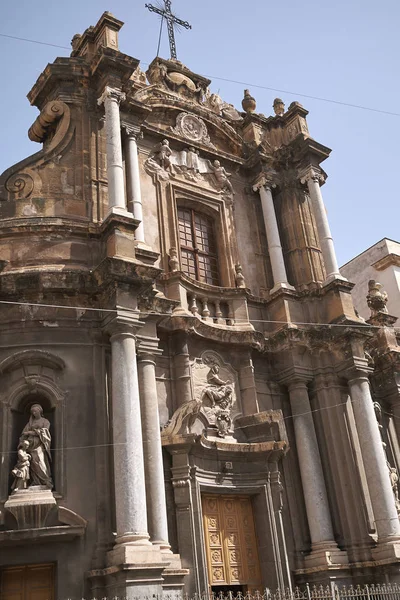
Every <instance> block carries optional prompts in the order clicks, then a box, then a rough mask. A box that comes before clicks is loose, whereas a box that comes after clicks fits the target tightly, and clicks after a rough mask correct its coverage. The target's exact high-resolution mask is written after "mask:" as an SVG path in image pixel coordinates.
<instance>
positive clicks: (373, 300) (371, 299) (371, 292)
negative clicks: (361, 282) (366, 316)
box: [367, 279, 388, 317]
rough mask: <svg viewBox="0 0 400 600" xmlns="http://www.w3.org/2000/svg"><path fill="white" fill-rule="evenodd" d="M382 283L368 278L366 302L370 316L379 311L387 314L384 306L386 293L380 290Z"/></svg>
mask: <svg viewBox="0 0 400 600" xmlns="http://www.w3.org/2000/svg"><path fill="white" fill-rule="evenodd" d="M381 288H382V284H381V283H378V282H377V281H375V279H370V280H369V282H368V294H367V304H368V306H369V308H370V309H371V317H376V316H377V315H379V314H380V313H384V314H387V312H388V309H387V307H386V304H387V301H388V295H387V293H386V292H383V291H381Z"/></svg>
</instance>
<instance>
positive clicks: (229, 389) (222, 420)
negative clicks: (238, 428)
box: [204, 364, 233, 437]
mask: <svg viewBox="0 0 400 600" xmlns="http://www.w3.org/2000/svg"><path fill="white" fill-rule="evenodd" d="M207 382H208V384H209V385H208V386H207V387H206V389H205V392H204V393H205V395H206V396H208V398H209V399H210V401H211V409H210V410H211V412H212V413H213V415H214V416H215V417H216V425H217V428H218V435H219V436H220V437H225V435H227V434H228V433H231V430H232V419H231V409H232V404H233V399H232V394H233V386H232V383H231V381H229V380H227V381H224V380H223V379H221V378H220V376H219V365H217V364H213V365H212V366H211V368H210V371H209V372H208V375H207Z"/></svg>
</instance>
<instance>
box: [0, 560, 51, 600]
mask: <svg viewBox="0 0 400 600" xmlns="http://www.w3.org/2000/svg"><path fill="white" fill-rule="evenodd" d="M0 581H1V587H0V600H54V598H55V594H54V565H52V564H50V565H49V564H47V565H22V566H21V565H19V566H18V567H8V568H4V569H2V570H1V571H0Z"/></svg>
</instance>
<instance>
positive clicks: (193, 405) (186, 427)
mask: <svg viewBox="0 0 400 600" xmlns="http://www.w3.org/2000/svg"><path fill="white" fill-rule="evenodd" d="M200 408H201V402H200V401H199V400H191V401H190V402H186V403H185V404H182V406H180V407H179V408H178V409H177V410H176V411H175V412H174V414H173V415H172V417H171V419H170V420H169V421H168V423H167V424H166V425H165V426H164V429H163V430H162V433H161V435H162V437H166V436H173V435H179V434H182V433H189V432H190V430H191V427H192V425H193V423H194V421H195V420H196V416H197V414H198V413H199V411H200Z"/></svg>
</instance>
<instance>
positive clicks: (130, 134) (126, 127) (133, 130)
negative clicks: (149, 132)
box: [121, 122, 143, 142]
mask: <svg viewBox="0 0 400 600" xmlns="http://www.w3.org/2000/svg"><path fill="white" fill-rule="evenodd" d="M121 129H122V131H123V132H124V133H125V134H126V137H127V138H132V139H134V140H135V141H136V142H137V141H138V140H141V139H142V138H143V131H142V130H141V128H140V125H133V124H132V123H124V122H122V123H121Z"/></svg>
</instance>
